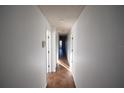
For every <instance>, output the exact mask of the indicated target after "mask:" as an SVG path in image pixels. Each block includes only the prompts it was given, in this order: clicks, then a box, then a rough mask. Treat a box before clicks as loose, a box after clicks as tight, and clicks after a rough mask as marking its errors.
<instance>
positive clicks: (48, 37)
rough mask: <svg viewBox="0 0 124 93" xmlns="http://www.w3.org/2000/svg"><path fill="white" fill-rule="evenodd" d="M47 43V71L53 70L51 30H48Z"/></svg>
mask: <svg viewBox="0 0 124 93" xmlns="http://www.w3.org/2000/svg"><path fill="white" fill-rule="evenodd" d="M46 45H47V72H51V32H50V31H49V30H47V32H46Z"/></svg>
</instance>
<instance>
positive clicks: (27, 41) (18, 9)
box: [0, 6, 49, 88]
mask: <svg viewBox="0 0 124 93" xmlns="http://www.w3.org/2000/svg"><path fill="white" fill-rule="evenodd" d="M1 14H2V16H0V19H2V21H0V23H1V24H2V26H1V27H2V28H0V87H24V88H25V87H26V88H27V87H30V88H31V87H37V88H40V87H46V59H47V58H46V47H45V48H42V41H45V39H46V37H45V36H46V30H47V28H49V24H48V22H47V20H46V19H45V17H44V16H43V15H42V13H41V11H40V10H39V9H38V7H36V6H0V15H1ZM1 76H2V78H1Z"/></svg>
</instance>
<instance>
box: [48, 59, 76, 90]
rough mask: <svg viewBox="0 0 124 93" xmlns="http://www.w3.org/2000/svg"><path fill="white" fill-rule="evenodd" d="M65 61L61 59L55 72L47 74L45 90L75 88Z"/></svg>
mask: <svg viewBox="0 0 124 93" xmlns="http://www.w3.org/2000/svg"><path fill="white" fill-rule="evenodd" d="M66 61H67V60H65V59H61V60H59V62H58V64H57V71H56V72H51V73H48V84H47V88H76V86H75V83H74V80H73V76H72V74H71V72H70V71H69V66H68V65H66V64H65V62H66Z"/></svg>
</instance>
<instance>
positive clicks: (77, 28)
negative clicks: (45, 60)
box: [72, 6, 124, 88]
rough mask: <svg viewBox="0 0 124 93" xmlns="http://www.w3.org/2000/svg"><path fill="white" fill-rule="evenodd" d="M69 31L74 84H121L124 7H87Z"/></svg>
mask: <svg viewBox="0 0 124 93" xmlns="http://www.w3.org/2000/svg"><path fill="white" fill-rule="evenodd" d="M72 32H73V35H74V62H73V69H74V70H73V73H74V79H75V83H76V87H91V88H92V87H124V6H86V7H85V9H84V10H83V12H82V13H81V15H80V17H79V19H78V21H77V22H76V23H75V25H74V26H73V29H72Z"/></svg>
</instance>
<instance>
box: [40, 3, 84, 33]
mask: <svg viewBox="0 0 124 93" xmlns="http://www.w3.org/2000/svg"><path fill="white" fill-rule="evenodd" d="M39 7H40V9H41V12H42V13H43V14H44V15H45V16H46V18H47V19H48V21H49V23H50V24H51V26H52V27H55V28H56V30H57V31H58V32H60V33H67V32H68V31H70V30H71V27H72V25H73V24H74V22H75V21H76V20H77V18H78V17H79V15H80V13H81V12H82V10H83V9H84V7H85V6H82V5H41V6H39Z"/></svg>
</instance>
